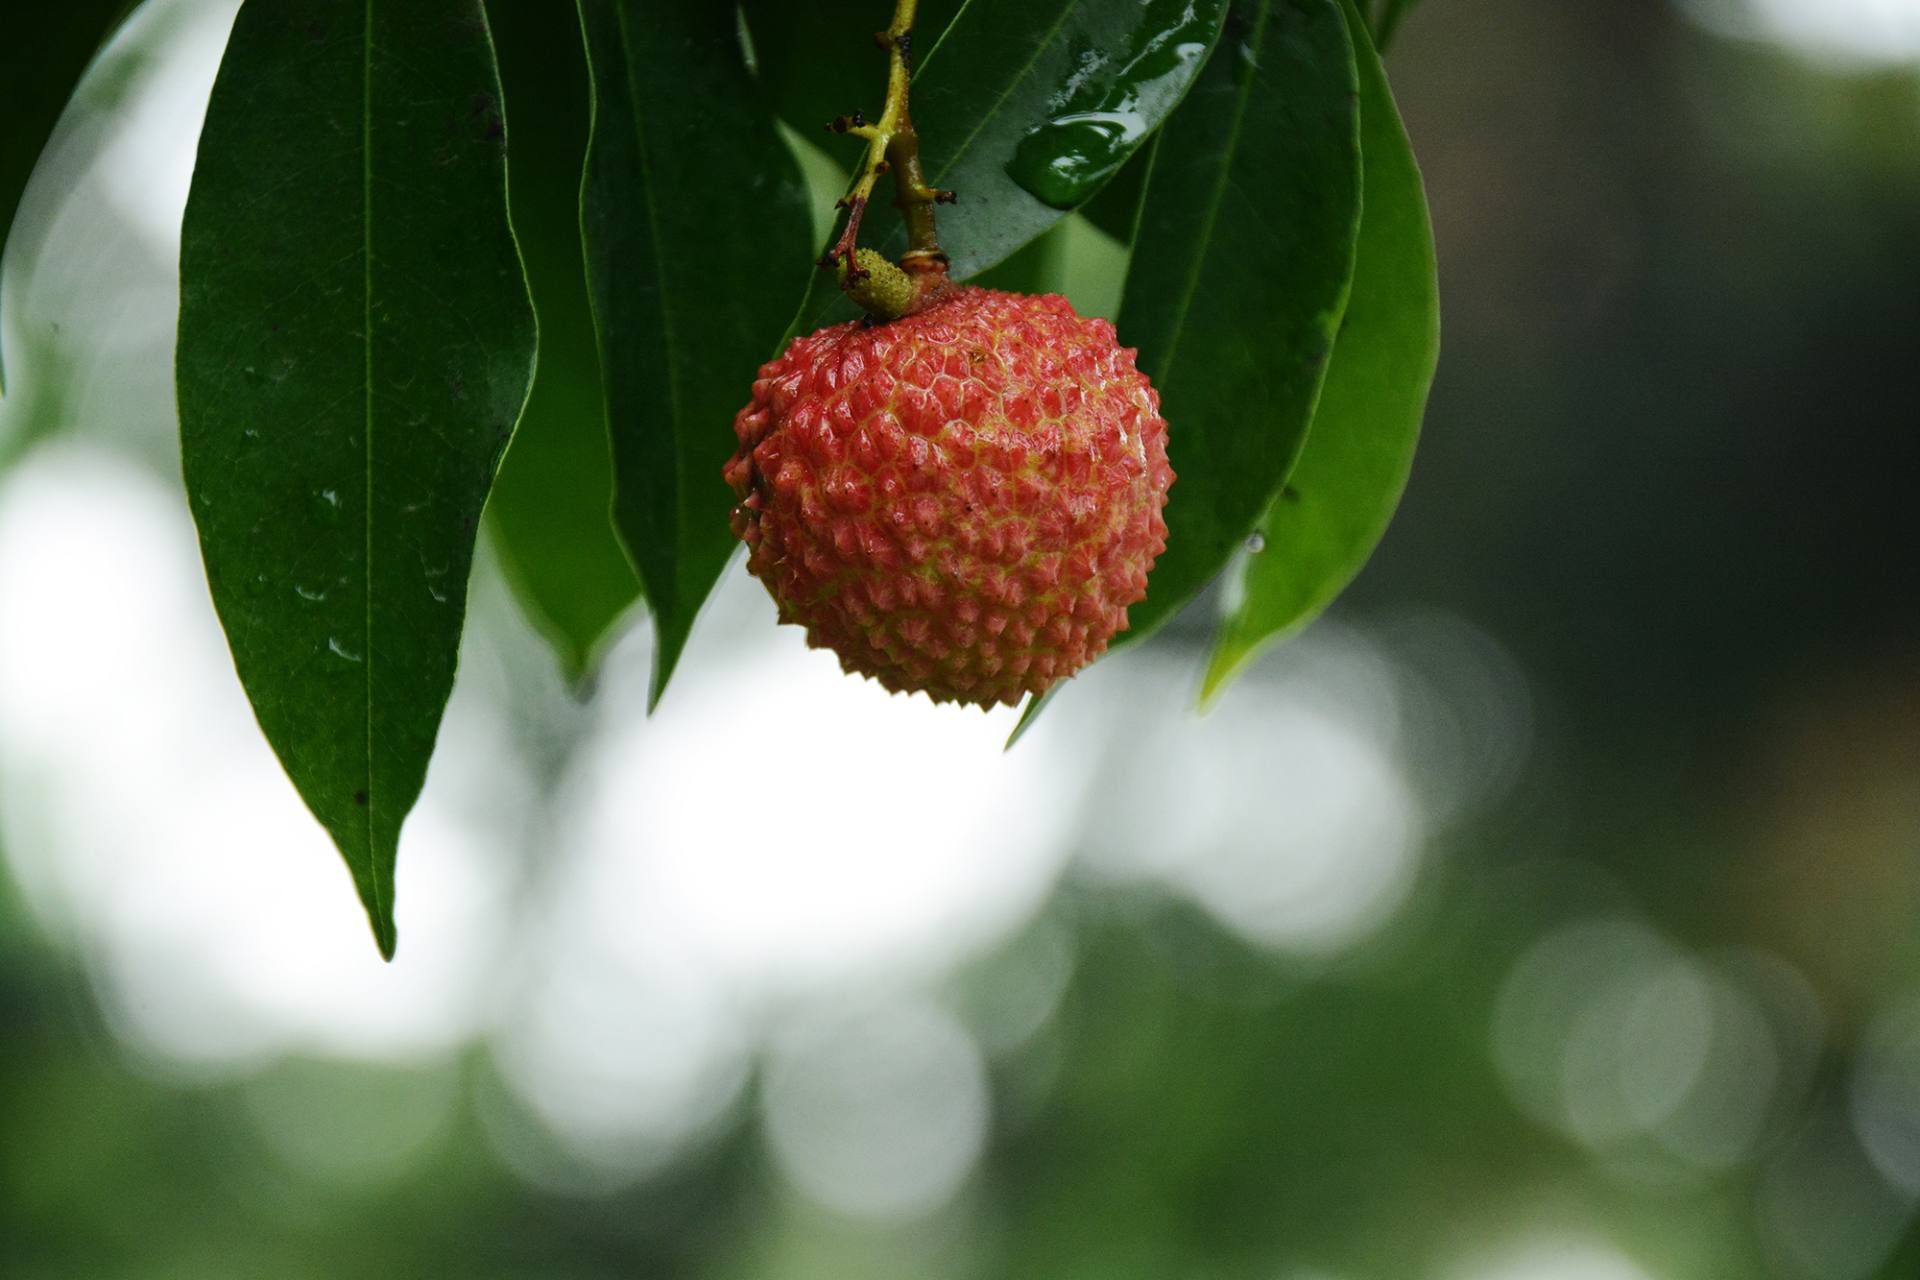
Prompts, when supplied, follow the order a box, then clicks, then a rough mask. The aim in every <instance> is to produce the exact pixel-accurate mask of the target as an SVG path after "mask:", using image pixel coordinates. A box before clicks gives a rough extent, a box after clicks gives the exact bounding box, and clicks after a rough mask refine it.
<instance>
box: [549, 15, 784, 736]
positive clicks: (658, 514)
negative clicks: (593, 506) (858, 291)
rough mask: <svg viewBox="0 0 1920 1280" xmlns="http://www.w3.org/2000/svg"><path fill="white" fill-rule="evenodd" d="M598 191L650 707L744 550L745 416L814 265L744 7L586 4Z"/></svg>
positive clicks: (597, 232)
mask: <svg viewBox="0 0 1920 1280" xmlns="http://www.w3.org/2000/svg"><path fill="white" fill-rule="evenodd" d="M580 12H581V16H582V18H583V19H584V21H585V25H586V33H587V57H588V63H589V66H590V67H591V68H592V73H593V84H594V113H593V137H592V141H591V143H590V144H589V146H588V151H587V179H586V186H585V188H584V190H583V194H582V226H583V229H584V233H585V237H586V247H587V274H588V283H589V288H590V291H591V295H592V298H593V310H594V320H595V324H596V327H597V329H598V332H599V342H600V359H601V368H602V370H603V373H604V376H605V378H606V398H607V410H608V418H609V423H610V425H611V428H612V432H613V456H614V474H615V495H614V524H615V526H616V527H617V528H618V530H619V532H620V537H621V539H622V541H623V542H625V544H626V547H627V550H628V552H629V553H630V554H631V555H632V557H633V562H634V564H635V566H636V567H637V568H638V569H639V571H640V578H641V581H642V582H643V583H644V584H645V587H646V595H647V602H648V604H649V606H650V607H651V609H652V611H653V618H654V627H655V635H656V644H655V646H654V669H653V688H652V697H653V698H654V700H656V701H657V700H658V699H659V696H660V693H661V691H662V690H663V689H664V688H665V687H666V683H667V678H668V676H669V675H670V674H671V673H672V671H673V666H674V663H675V662H676V661H677V660H678V658H679V656H680V652H681V650H682V648H683V647H684V646H685V644H686V640H687V634H688V632H689V631H690V630H691V629H692V627H693V619H694V615H695V614H696V613H697V612H698V611H699V609H700V605H701V603H702V602H703V601H704V600H705V599H706V597H707V593H708V592H709V591H710V590H711V589H712V587H713V584H714V581H715V580H716V579H717V578H718V577H719V576H720V571H721V569H722V568H724V567H725V566H726V562H727V558H728V556H730V555H731V554H732V552H733V547H734V537H733V534H732V532H731V531H730V530H729V529H728V527H727V513H728V511H729V510H731V509H732V506H733V493H732V491H731V490H729V489H728V488H727V486H726V483H725V482H724V481H723V480H722V479H721V478H720V470H721V467H722V466H724V465H725V463H726V460H727V458H728V456H729V455H730V454H731V453H732V451H733V446H734V439H733V432H732V423H733V417H734V414H735V413H736V412H737V411H738V410H739V409H740V407H741V406H742V405H743V404H745V403H746V400H747V395H748V391H749V388H750V385H751V382H752V379H753V374H754V370H755V369H757V368H758V367H759V366H760V364H761V362H762V361H764V360H765V359H766V358H767V356H768V354H769V352H770V350H771V349H772V347H773V343H774V339H775V338H776V337H777V336H778V335H779V333H780V329H781V326H782V325H783V324H785V323H786V321H787V318H788V316H789V315H790V314H791V307H792V305H793V299H794V298H795V297H796V296H797V295H798V294H799V292H800V290H801V287H802V285H803V284H804V283H805V279H806V276H807V274H808V273H809V272H811V271H812V270H813V264H812V256H813V255H812V253H811V251H810V247H809V246H810V243H811V235H810V232H809V225H808V218H807V207H806V198H805V195H804V191H805V188H804V186H803V184H802V182H801V178H800V174H799V170H798V168H797V167H796V165H795V164H794V160H793V156H792V154H791V153H790V152H789V151H788V150H787V147H786V144H785V143H784V142H782V141H781V139H780V136H779V133H778V132H777V131H776V129H775V127H774V122H773V118H772V116H771V115H770V114H768V113H766V112H765V111H763V110H762V109H761V107H760V105H759V102H758V95H757V92H756V90H755V87H754V85H753V84H752V82H751V80H750V79H749V77H748V75H747V69H746V64H745V62H744V60H743V58H742V57H741V52H740V44H739V35H738V30H737V28H736V25H735V20H734V10H733V6H732V5H723V4H693V3H689V4H672V5H645V4H640V3H638V2H637V0H580Z"/></svg>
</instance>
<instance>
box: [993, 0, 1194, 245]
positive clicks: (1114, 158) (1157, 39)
mask: <svg viewBox="0 0 1920 1280" xmlns="http://www.w3.org/2000/svg"><path fill="white" fill-rule="evenodd" d="M1203 7H1204V6H1197V5H1194V4H1191V3H1187V2H1185V0H1157V3H1154V4H1149V5H1148V6H1146V10H1147V13H1146V21H1144V22H1142V23H1141V24H1140V25H1139V26H1138V27H1137V28H1135V30H1134V31H1133V33H1132V37H1131V44H1130V46H1129V47H1128V49H1127V50H1126V53H1125V54H1124V55H1123V56H1120V57H1104V58H1083V59H1082V60H1080V62H1078V63H1077V64H1076V65H1075V67H1074V70H1073V73H1072V74H1071V75H1070V76H1069V77H1068V79H1067V80H1066V81H1064V82H1063V83H1062V84H1061V86H1060V87H1059V89H1058V90H1057V91H1056V94H1055V103H1056V104H1057V105H1054V106H1053V107H1052V114H1051V115H1050V116H1049V117H1048V118H1047V119H1046V120H1045V121H1043V122H1042V123H1040V124H1037V125H1035V126H1033V127H1032V128H1031V129H1028V130H1027V132H1026V134H1025V136H1023V137H1022V138H1021V139H1020V143H1019V145H1018V146H1017V147H1016V148H1015V149H1014V153H1013V159H1011V160H1009V161H1008V162H1007V172H1008V174H1010V175H1011V176H1012V178H1013V180H1014V181H1015V182H1018V183H1019V184H1020V185H1021V186H1023V187H1025V188H1026V189H1027V190H1028V191H1030V192H1032V193H1033V194H1034V195H1035V196H1038V197H1039V198H1040V199H1041V200H1043V201H1045V202H1046V203H1047V204H1050V205H1052V206H1053V207H1054V208H1056V209H1072V208H1074V207H1076V206H1078V205H1079V204H1080V203H1081V202H1082V201H1084V200H1086V199H1087V197H1089V196H1091V195H1092V194H1093V193H1094V192H1095V191H1097V190H1099V189H1100V187H1101V185H1102V184H1103V183H1105V182H1106V181H1107V179H1109V178H1111V177H1112V176H1113V175H1114V173H1115V172H1116V171H1118V170H1119V168H1120V166H1121V165H1122V164H1124V163H1126V161H1127V158H1128V157H1129V156H1131V155H1132V154H1133V152H1134V149H1135V148H1136V147H1138V146H1139V145H1140V143H1141V142H1143V141H1144V140H1145V139H1146V136H1147V134H1148V133H1149V132H1151V131H1152V130H1153V129H1154V128H1156V127H1157V126H1158V125H1159V123H1160V121H1162V120H1164V119H1165V118H1166V117H1167V115H1168V114H1169V113H1170V112H1171V111H1172V110H1173V108H1174V107H1175V106H1176V105H1178V103H1179V101H1180V99H1181V98H1182V97H1184V96H1185V95H1186V92H1187V86H1188V85H1190V84H1191V83H1192V82H1193V77H1194V76H1195V75H1196V74H1197V73H1198V72H1199V70H1200V64H1201V63H1202V62H1204V61H1205V60H1206V57H1207V52H1208V51H1209V50H1210V49H1211V48H1212V47H1213V42H1214V37H1215V36H1216V34H1217V33H1218V31H1219V28H1220V7H1219V6H1213V7H1211V8H1210V9H1208V11H1207V12H1206V13H1204V14H1203V13H1202V9H1203Z"/></svg>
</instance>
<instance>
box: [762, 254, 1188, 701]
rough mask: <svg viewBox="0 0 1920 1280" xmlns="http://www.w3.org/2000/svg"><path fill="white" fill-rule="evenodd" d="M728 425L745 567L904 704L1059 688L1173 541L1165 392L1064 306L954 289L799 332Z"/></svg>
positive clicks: (1140, 593) (1100, 327)
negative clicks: (921, 302)
mask: <svg viewBox="0 0 1920 1280" xmlns="http://www.w3.org/2000/svg"><path fill="white" fill-rule="evenodd" d="M734 431H735V433H736V434H737V435H738V436H739V439H740V447H739V449H738V451H737V452H735V454H734V456H733V459H732V461H730V462H729V463H728V464H727V467H726V478H727V481H728V483H729V484H731V485H732V486H733V489H734V492H735V493H737V494H738V495H739V497H740V504H739V505H738V506H737V507H736V508H735V509H734V514H733V527H734V531H735V532H736V533H738V534H739V535H740V537H741V538H742V540H744V541H745V542H746V544H747V546H748V548H749V549H750V555H749V559H748V562H747V563H748V568H749V569H751V570H752V572H753V573H754V574H755V575H756V576H757V577H759V578H760V580H761V581H762V582H764V583H765V584H766V586H767V590H768V591H769V592H770V593H771V594H772V595H773V598H774V600H775V602H776V603H777V604H778V605H779V606H780V617H781V620H782V621H783V622H795V623H799V624H801V625H802V626H804V627H806V629H807V641H808V643H809V644H812V645H814V646H816V647H825V648H830V649H832V650H834V651H835V652H836V653H838V654H839V655H840V662H841V665H842V666H843V667H845V668H846V669H847V670H848V671H851V672H858V673H860V674H862V675H867V676H871V677H873V678H874V679H875V680H878V681H879V682H880V683H881V684H883V685H885V686H886V687H887V688H888V689H891V690H894V691H895V692H912V691H915V690H919V691H922V692H925V693H926V694H928V695H929V696H930V697H932V699H933V700H934V701H935V702H948V701H955V702H972V703H978V704H980V705H982V706H990V705H992V704H994V703H1000V702H1004V703H1009V704H1012V703H1016V702H1018V701H1019V700H1020V698H1021V696H1022V695H1023V694H1027V693H1035V694H1037V693H1041V692H1044V691H1045V690H1046V688H1047V687H1048V686H1049V685H1051V684H1052V683H1053V682H1054V681H1055V680H1058V679H1060V678H1062V677H1064V676H1069V675H1072V674H1073V673H1074V672H1076V671H1078V670H1079V669H1080V668H1082V667H1084V666H1085V665H1086V664H1087V663H1088V662H1090V661H1092V660H1093V659H1094V658H1095V657H1096V656H1098V655H1099V654H1100V653H1101V652H1102V651H1103V650H1104V649H1105V648H1106V647H1107V642H1108V641H1109V640H1110V639H1112V637H1113V635H1114V633H1115V632H1117V631H1119V630H1121V629H1122V628H1124V627H1125V626H1126V625H1127V607H1128V606H1129V605H1131V604H1133V603H1135V602H1136V601H1138V600H1140V599H1141V598H1142V597H1144V596H1145V595H1146V590H1147V571H1148V570H1149V569H1151V568H1152V567H1153V562H1154V560H1155V558H1156V557H1158V556H1159V554H1160V553H1161V551H1163V550H1164V549H1165V548H1166V538H1167V525H1166V521H1165V520H1164V519H1162V517H1161V509H1162V508H1163V507H1165V506H1166V502H1167V489H1168V486H1170V485H1171V484H1172V483H1173V471H1172V469H1171V468H1170V467H1169V466H1168V465H1167V424H1166V422H1165V421H1164V420H1163V419H1162V418H1161V417H1160V399H1159V396H1158V395H1157V394H1156V393H1155V392H1154V390H1153V387H1152V386H1151V384H1149V383H1148V381H1147V377H1146V375H1145V374H1143V373H1141V372H1140V371H1139V370H1138V369H1136V368H1135V367H1134V352H1133V351H1132V350H1131V349H1128V348H1124V347H1121V346H1120V345H1119V343H1118V342H1117V341H1116V340H1115V337H1114V332H1113V326H1112V325H1111V324H1109V323H1107V322H1106V321H1105V320H1089V319H1083V318H1081V317H1080V316H1078V315H1076V314H1075V313H1074V310H1073V308H1072V307H1071V306H1070V305H1068V303H1067V301H1066V300H1065V299H1064V298H1059V297H1052V296H1047V297H1028V296H1024V295H1020V294H1011V293H1001V292H998V291H997V290H991V289H977V288H964V289H956V290H954V291H953V292H952V293H951V294H949V295H948V296H946V297H944V298H942V299H940V300H939V301H936V302H934V303H933V304H932V305H930V306H928V307H926V308H925V309H923V310H921V311H918V312H916V313H914V314H912V315H909V316H906V317H904V318H902V319H899V320H894V321H890V322H888V323H886V324H879V325H872V324H865V323H861V322H858V321H855V322H851V323H848V324H841V325H833V326H830V327H828V328H825V329H821V330H820V331H819V332H817V333H814V334H811V335H809V336H807V337H804V338H799V339H796V340H795V341H794V342H793V344H792V345H791V346H789V347H788V348H787V350H786V352H785V354H783V355H781V356H780V357H779V358H778V359H776V360H774V361H772V362H770V363H768V364H766V365H764V366H762V367H761V369H760V376H759V377H758V378H757V379H756V380H755V382H754V384H753V399H752V401H751V402H750V403H749V404H748V405H747V407H746V408H744V409H742V410H741V411H740V413H739V415H738V416H737V417H736V418H735V419H734Z"/></svg>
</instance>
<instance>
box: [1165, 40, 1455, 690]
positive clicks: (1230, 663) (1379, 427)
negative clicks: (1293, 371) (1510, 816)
mask: <svg viewBox="0 0 1920 1280" xmlns="http://www.w3.org/2000/svg"><path fill="white" fill-rule="evenodd" d="M1347 13H1348V21H1349V24H1350V25H1351V27H1352V29H1353V32H1354V44H1355V46H1356V50H1357V52H1358V55H1359V61H1360V144H1361V156H1362V168H1361V174H1362V182H1363V187H1364V193H1365V198H1364V200H1363V201H1362V212H1361V219H1360V241H1359V249H1358V253H1357V256H1356V258H1355V261H1354V270H1353V290H1352V293H1351V295H1350V297H1349V299H1348V302H1347V312H1346V317H1345V320H1344V321H1343V323H1342V325H1341V328H1340V337H1339V340H1338V341H1337V342H1336V343H1335V345H1334V348H1333V355H1332V357H1331V359H1330V362H1329V364H1328V368H1327V379H1326V385H1325V387H1324V388H1323V389H1322V390H1321V393H1320V405H1319V408H1318V409H1317V410H1316V411H1315V413H1314V418H1313V427H1312V430H1311V431H1310V432H1309V433H1308V435H1307V445H1306V448H1305V449H1304V450H1303V451H1302V452H1301V454H1300V460H1299V462H1297V463H1296V464H1295V465H1294V468H1293V474H1292V476H1291V477H1290V478H1289V480H1288V482H1287V488H1286V491H1285V492H1284V493H1283V494H1282V495H1281V496H1280V498H1279V499H1278V500H1276V501H1275V502H1274V503H1273V506H1272V508H1271V509H1270V510H1269V511H1268V512H1267V513H1266V515H1265V517H1264V518H1263V519H1262V521H1261V525H1260V531H1259V532H1258V533H1256V534H1255V536H1256V537H1262V538H1263V539H1264V542H1265V545H1267V546H1269V547H1271V548H1272V551H1271V552H1270V553H1269V554H1267V555H1264V556H1261V557H1260V558H1259V559H1258V560H1249V561H1247V562H1245V563H1244V564H1243V565H1242V566H1241V568H1240V574H1241V578H1240V584H1241V588H1242V589H1241V590H1240V591H1238V592H1236V595H1238V596H1239V598H1240V603H1239V605H1238V607H1237V608H1235V610H1234V612H1233V614H1232V616H1230V617H1229V618H1228V619H1227V621H1226V624H1225V625H1224V626H1223V627H1222V628H1221V632H1220V638H1219V641H1218V642H1217V643H1216V645H1215V646H1214V650H1213V656H1212V658H1211V660H1210V661H1209V663H1208V666H1207V677H1206V686H1205V690H1204V693H1203V696H1205V697H1212V696H1213V695H1214V694H1216V693H1218V692H1219V691H1220V689H1221V688H1223V687H1224V686H1225V685H1226V683H1227V681H1228V680H1229V679H1230V678H1231V677H1232V675H1233V674H1234V672H1236V671H1238V670H1240V669H1241V668H1242V667H1244V666H1245V664H1246V663H1247V662H1249V661H1250V660H1251V659H1252V658H1253V657H1254V656H1255V655H1257V654H1258V653H1259V652H1260V650H1261V649H1263V648H1264V647H1265V646H1266V645H1268V644H1269V643H1271V642H1272V641H1274V640H1276V639H1278V638H1280V637H1281V636H1283V635H1285V634H1287V633H1288V632H1290V631H1293V630H1296V629H1298V628H1299V627H1300V626H1302V625H1304V624H1305V623H1306V622H1308V621H1309V620H1311V619H1312V618H1313V617H1314V616H1315V615H1316V614H1318V613H1319V612H1320V610H1321V609H1323V608H1325V607H1326V606H1327V604H1328V603H1329V602H1330V601H1331V600H1332V599H1333V598H1334V596H1336V595H1338V594H1339V593H1340V591H1341V589H1342V588H1344V587H1345V586H1346V585H1347V583H1348V582H1349V581H1351V580H1352V578H1353V576H1354V575H1355V574H1356V573H1358V572H1359V571H1360V568H1361V566H1362V565H1364V564H1365V563H1366V562H1367V557H1368V556H1370V555H1371V554H1372V553H1373V548H1374V546H1375V545H1376V544H1377V543H1378V542H1379V541H1380V537H1381V535H1382V534H1384V533H1385V532H1386V528H1387V522H1388V521H1389V520H1391V519H1392V517H1393V512H1394V509H1395V508H1396V507H1397V506H1399V504H1400V494H1401V491H1402V490H1403V489H1405V487H1406V483H1407V473H1408V471H1409V469H1410V468H1411V467H1412V465H1413V450H1414V445H1415V443H1416V441H1417V440H1418V439H1419V436H1420V420H1421V418H1422V416H1423V415H1424V414H1425V412H1426V405H1427V388H1428V387H1429V386H1430V385H1431V384H1432V382H1433V371H1434V366H1435V364H1436V363H1437V361H1438V360H1439V356H1440V293H1439V284H1438V281H1437V280H1436V278H1435V274H1434V255H1433V228H1432V226H1431V224H1430V222H1429V220H1428V215H1427V199H1426V193H1425V191H1424V190H1423V189H1422V187H1421V182H1420V168H1419V166H1418V165H1417V164H1416V163H1415V161H1414V156H1413V147H1412V145H1411V144H1410V143H1409V142H1408V140H1407V132H1406V129H1405V128H1404V127H1403V126H1402V125H1401V123H1400V113H1399V111H1398V110H1397V109H1396V108H1395V106H1394V102H1393V90H1392V88H1391V87H1390V86H1389V85H1388V83H1387V74H1386V70H1385V68H1383V67H1382V66H1381V65H1380V60H1379V58H1378V57H1377V56H1376V55H1375V54H1374V52H1373V49H1372V47H1371V46H1370V44H1369V43H1368V39H1367V34H1366V29H1365V25H1364V23H1363V22H1362V21H1361V19H1360V15H1359V13H1358V12H1357V11H1356V10H1354V9H1353V8H1352V7H1351V4H1350V3H1349V7H1348V10H1347Z"/></svg>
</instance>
